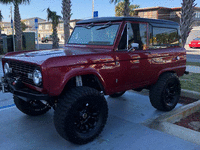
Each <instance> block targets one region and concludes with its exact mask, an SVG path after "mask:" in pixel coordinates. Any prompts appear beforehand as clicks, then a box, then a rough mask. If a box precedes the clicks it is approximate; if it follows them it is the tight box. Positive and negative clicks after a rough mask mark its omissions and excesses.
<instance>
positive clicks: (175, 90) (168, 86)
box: [149, 73, 181, 111]
mask: <svg viewBox="0 0 200 150" xmlns="http://www.w3.org/2000/svg"><path fill="white" fill-rule="evenodd" d="M180 93H181V85H180V81H179V79H178V77H177V75H176V74H174V73H165V74H163V75H161V76H160V77H159V79H158V81H157V83H156V84H155V85H153V86H152V87H151V89H150V92H149V98H150V101H151V104H152V106H153V107H155V108H156V109H158V110H161V111H170V110H172V109H173V108H174V107H175V106H176V104H177V103H178V101H179V97H180Z"/></svg>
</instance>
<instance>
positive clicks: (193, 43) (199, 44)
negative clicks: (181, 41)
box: [189, 37, 200, 48]
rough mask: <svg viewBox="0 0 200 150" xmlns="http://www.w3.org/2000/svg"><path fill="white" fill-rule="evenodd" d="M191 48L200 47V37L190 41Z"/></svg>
mask: <svg viewBox="0 0 200 150" xmlns="http://www.w3.org/2000/svg"><path fill="white" fill-rule="evenodd" d="M189 47H190V48H198V47H200V37H197V38H195V39H194V40H192V41H191V42H190V43H189Z"/></svg>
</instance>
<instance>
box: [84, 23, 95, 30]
mask: <svg viewBox="0 0 200 150" xmlns="http://www.w3.org/2000/svg"><path fill="white" fill-rule="evenodd" d="M83 27H84V28H86V29H91V28H92V27H94V23H90V24H89V25H85V26H83Z"/></svg>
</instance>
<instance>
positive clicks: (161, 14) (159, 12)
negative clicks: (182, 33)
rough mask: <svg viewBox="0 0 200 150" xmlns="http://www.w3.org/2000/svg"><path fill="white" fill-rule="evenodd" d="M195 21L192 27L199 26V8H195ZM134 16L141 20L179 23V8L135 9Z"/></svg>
mask: <svg viewBox="0 0 200 150" xmlns="http://www.w3.org/2000/svg"><path fill="white" fill-rule="evenodd" d="M194 10H195V13H196V15H195V21H194V23H193V26H200V7H195V8H194ZM135 12H136V14H137V15H138V16H139V17H141V18H152V19H165V20H172V21H175V22H178V23H180V18H181V7H175V8H167V7H159V6H157V7H147V8H137V9H135Z"/></svg>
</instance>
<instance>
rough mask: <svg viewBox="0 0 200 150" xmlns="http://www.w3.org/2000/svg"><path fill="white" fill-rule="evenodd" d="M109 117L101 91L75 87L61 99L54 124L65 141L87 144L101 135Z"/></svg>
mask: <svg viewBox="0 0 200 150" xmlns="http://www.w3.org/2000/svg"><path fill="white" fill-rule="evenodd" d="M107 117H108V106H107V102H106V100H105V98H104V96H103V95H101V94H100V92H99V91H97V90H95V89H92V88H89V87H75V88H72V89H70V90H69V91H67V92H66V93H64V94H63V95H62V96H61V97H60V98H59V100H58V103H57V107H56V108H55V112H54V124H55V128H56V130H57V132H58V133H59V134H60V136H62V137H63V138H64V139H66V140H68V141H70V142H72V143H75V144H86V143H88V142H90V141H92V140H94V139H95V138H96V137H97V136H98V135H99V134H100V133H101V131H102V130H103V128H104V126H105V124H106V121H107Z"/></svg>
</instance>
